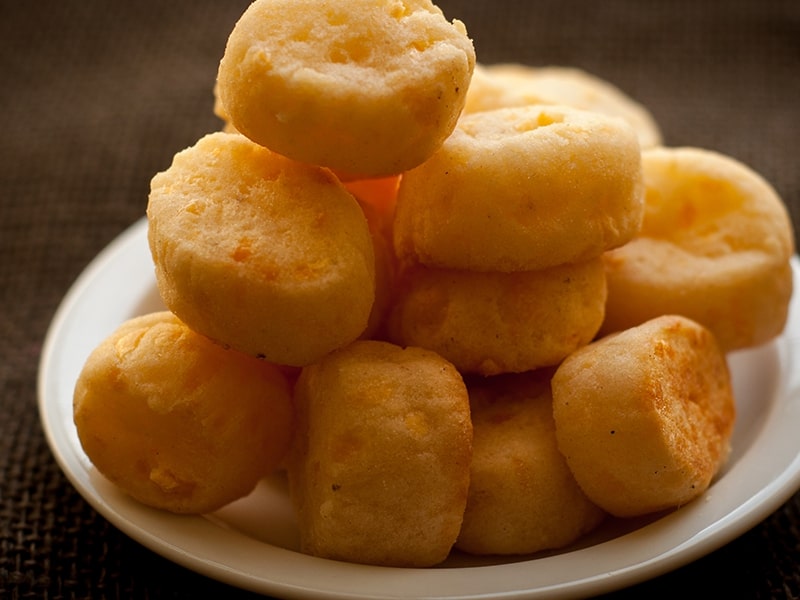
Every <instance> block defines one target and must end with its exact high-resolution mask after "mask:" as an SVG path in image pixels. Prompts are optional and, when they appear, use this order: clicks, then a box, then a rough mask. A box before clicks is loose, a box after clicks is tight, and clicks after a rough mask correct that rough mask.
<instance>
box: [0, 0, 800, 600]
mask: <svg viewBox="0 0 800 600" xmlns="http://www.w3.org/2000/svg"><path fill="white" fill-rule="evenodd" d="M247 4H248V2H247V1H246V0H226V1H225V2H219V1H213V0H193V1H191V2H190V1H188V0H173V1H171V2H161V1H160V0H138V1H137V2H127V3H125V2H104V1H100V0H84V1H82V2H63V1H60V0H39V1H37V2H4V3H3V5H2V7H0V68H2V76H3V77H2V85H0V101H1V102H2V103H1V104H0V107H1V110H0V597H2V598H14V599H16V598H47V599H51V600H55V599H62V598H63V599H73V598H176V599H177V598H195V597H198V596H204V597H208V596H210V597H226V598H245V597H249V596H250V594H248V593H245V592H242V591H240V590H237V589H235V588H229V587H227V586H226V585H224V584H222V583H217V582H215V581H210V580H208V579H206V578H205V577H203V576H201V575H197V574H195V573H193V572H191V571H189V570H187V569H184V568H183V567H179V566H176V565H175V564H173V563H171V562H169V561H168V560H166V559H164V558H162V557H160V556H158V555H156V554H154V553H152V552H150V551H149V550H147V549H146V548H144V547H142V546H140V545H139V544H137V543H136V542H134V541H132V540H131V539H129V538H128V537H127V536H126V535H124V534H122V533H120V532H119V531H118V530H117V529H115V528H114V527H113V526H112V525H110V524H109V523H108V522H107V521H106V520H105V519H104V518H103V517H102V516H100V515H98V514H97V513H96V512H95V511H94V510H93V509H92V508H91V507H90V506H89V505H88V504H87V503H86V502H85V501H84V500H83V498H82V497H81V496H80V495H79V494H78V493H77V492H76V491H75V490H74V488H72V486H71V485H70V484H69V483H68V481H67V479H66V478H65V476H64V475H63V474H62V473H61V471H60V469H59V467H58V466H57V464H56V463H55V461H54V459H53V456H52V454H51V452H50V449H49V448H48V446H47V443H46V441H45V438H44V435H43V433H42V429H41V426H40V422H39V415H38V412H37V404H36V403H37V395H36V376H37V369H38V361H39V358H40V353H41V347H42V341H43V339H44V337H45V334H46V331H47V328H48V325H49V323H50V320H51V318H52V317H53V314H54V311H55V310H56V308H57V307H58V305H59V302H60V301H61V299H62V297H63V296H64V294H65V293H66V292H67V290H68V289H69V286H70V285H71V284H72V282H73V281H74V280H75V278H76V277H77V276H78V275H79V274H80V272H81V271H82V270H83V269H84V268H85V267H86V265H87V264H88V263H89V261H90V260H91V259H92V258H93V257H94V256H95V255H96V254H97V253H98V252H99V251H100V250H101V249H102V248H103V247H104V246H105V245H106V244H108V243H109V242H110V241H112V240H113V239H114V238H115V237H116V236H117V235H118V234H120V233H121V232H122V231H123V230H124V229H125V228H127V227H128V226H129V225H131V224H132V223H133V222H134V221H136V220H137V219H138V218H140V217H141V216H142V215H143V214H144V209H145V206H146V201H147V192H148V187H149V180H150V178H151V177H152V175H154V174H155V173H156V172H157V171H159V170H162V169H164V168H165V167H166V166H168V165H169V163H170V161H171V158H172V155H173V154H174V153H175V152H176V151H178V150H180V149H182V148H184V147H186V146H188V145H190V144H192V143H193V142H194V141H195V140H196V139H197V138H199V137H200V136H201V135H203V134H204V133H207V132H209V131H212V130H215V129H217V128H218V127H219V125H220V123H219V121H218V120H217V119H216V117H214V115H213V114H212V86H213V83H214V78H215V75H216V66H217V63H218V61H219V58H220V57H221V55H222V52H223V49H224V44H225V40H226V38H227V35H228V33H229V32H230V29H231V28H232V26H233V24H234V22H235V21H236V19H237V18H238V16H239V15H240V14H241V12H242V11H243V10H244V9H245V7H246V6H247ZM440 6H441V7H442V9H443V10H444V11H445V14H447V16H448V17H451V18H452V17H457V18H460V19H462V20H463V21H464V22H465V23H466V24H467V27H468V29H469V31H470V34H471V36H472V37H473V39H474V42H475V46H476V50H477V53H478V57H479V60H480V61H481V62H484V63H493V62H499V61H517V62H525V63H529V64H533V65H547V64H558V65H571V66H577V67H581V68H583V69H585V70H587V71H590V72H592V73H594V74H596V75H598V76H601V77H603V78H605V79H607V80H609V81H611V82H613V83H615V84H616V85H618V86H619V87H621V88H622V89H623V90H625V91H626V92H627V93H628V94H630V95H631V96H633V97H634V98H636V99H638V100H640V101H641V102H643V103H644V104H646V105H647V106H648V107H649V108H650V109H651V111H652V112H653V114H654V115H655V117H656V119H657V120H658V121H659V123H660V124H661V126H662V129H663V131H664V134H665V141H666V143H667V144H668V145H673V146H678V145H693V146H699V147H705V148H709V149H715V150H718V151H721V152H724V153H726V154H729V155H731V156H733V157H735V158H738V159H740V160H742V161H743V162H745V163H747V164H749V165H750V166H752V167H753V168H754V169H756V170H757V171H759V172H760V173H761V174H763V175H764V176H765V177H766V178H767V179H768V180H769V181H771V182H772V183H773V185H774V186H775V187H776V189H777V190H778V192H779V193H780V194H781V196H782V197H783V198H784V200H785V201H786V204H787V206H788V207H789V210H790V213H791V215H792V218H793V220H794V224H795V228H796V229H797V228H798V223H800V109H798V104H797V102H798V98H800V2H797V1H796V0H766V1H765V0H728V1H723V0H711V1H709V2H697V1H695V0H673V1H670V2H665V1H660V2H639V1H637V0H607V1H605V2H583V1H580V0H565V1H558V0H538V1H537V2H529V1H524V0H463V1H458V0H441V2H440ZM798 527H800V495H795V496H794V497H792V498H791V499H789V500H788V501H787V502H786V503H785V504H784V505H783V506H781V507H780V508H779V509H778V510H777V511H776V512H774V514H772V515H771V516H769V517H768V518H766V519H765V520H764V521H763V522H762V523H760V524H758V525H756V526H755V527H753V528H752V529H751V530H750V531H748V532H746V533H744V534H743V535H742V536H741V537H739V538H738V539H736V540H734V541H732V542H731V543H729V544H728V545H726V546H724V547H722V548H721V549H718V550H716V551H714V552H712V553H711V554H709V555H707V556H705V557H703V558H700V559H699V560H697V561H696V562H694V563H692V564H690V565H688V566H685V567H682V568H679V569H677V570H676V571H674V572H672V573H669V574H666V575H663V576H661V577H658V578H657V579H655V580H652V581H649V582H645V583H642V584H640V585H638V586H635V587H633V588H630V589H628V590H622V591H620V592H618V593H616V594H614V595H613V596H614V597H618V598H637V597H641V596H643V595H645V594H647V595H649V594H652V593H655V592H656V591H658V592H660V593H661V594H663V595H665V596H671V597H676V596H677V595H678V594H681V595H683V594H684V593H686V592H687V591H696V592H697V594H698V597H700V596H710V595H711V592H714V596H715V597H728V598H734V597H735V598H798V597H800V531H798ZM387 591H389V590H387Z"/></svg>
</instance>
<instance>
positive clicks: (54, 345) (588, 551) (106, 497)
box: [37, 217, 800, 600]
mask: <svg viewBox="0 0 800 600" xmlns="http://www.w3.org/2000/svg"><path fill="white" fill-rule="evenodd" d="M146 231H147V220H146V217H142V218H140V219H139V220H138V221H136V222H134V223H133V224H132V225H130V226H129V227H128V228H127V229H125V230H124V231H122V232H121V233H120V234H119V235H118V236H117V237H116V238H114V239H113V240H112V241H111V242H110V243H109V244H108V245H107V246H106V247H105V248H104V249H103V250H102V251H101V252H100V253H99V254H98V255H97V256H96V257H95V258H94V259H93V260H92V261H91V262H90V263H89V264H88V265H87V266H86V268H85V269H84V270H83V271H82V272H81V273H80V275H79V276H78V277H77V278H76V280H75V281H74V283H73V284H72V286H71V287H70V288H69V290H68V291H67V293H66V295H65V296H64V298H63V299H62V301H61V303H60V304H59V306H58V308H57V309H56V311H55V313H54V315H53V318H52V320H51V323H50V325H49V327H48V330H47V333H46V336H45V339H44V342H43V346H42V352H41V356H40V361H39V372H38V376H37V396H38V398H37V405H38V410H39V416H40V422H41V424H42V428H43V431H44V434H45V438H46V441H47V443H48V445H49V447H50V449H51V451H52V453H53V456H54V458H55V459H56V462H57V463H58V465H59V467H60V468H61V470H62V472H64V474H65V475H66V477H67V479H68V480H69V481H70V483H71V484H72V485H73V487H75V488H76V490H77V491H78V492H79V493H80V494H81V496H82V497H83V498H84V499H85V500H86V501H87V502H88V503H89V504H90V505H91V506H92V507H93V508H94V509H95V510H97V512H99V513H100V514H101V515H102V516H103V517H105V518H106V519H107V520H108V521H109V522H111V523H112V524H113V525H114V526H115V527H116V528H117V529H119V530H120V531H122V532H123V533H124V534H126V535H128V536H129V537H131V538H132V539H134V540H136V541H138V542H139V543H141V544H142V545H144V546H146V547H147V548H148V549H150V550H151V551H153V552H155V553H157V554H160V555H161V556H163V557H165V558H167V559H168V560H171V561H172V562H175V563H176V564H179V565H181V566H183V567H185V568H188V569H190V570H193V571H195V572H197V573H200V574H201V575H205V576H207V577H211V578H213V579H216V580H219V581H221V582H224V583H227V584H229V585H233V586H235V587H239V588H243V589H246V590H249V591H253V592H257V593H261V594H270V595H278V596H279V597H283V598H295V597H296V598H321V599H322V598H325V599H330V598H354V599H355V598H386V599H389V598H401V597H402V598H411V597H414V598H422V597H432V593H431V592H430V590H431V589H437V586H436V580H437V579H448V580H452V581H450V582H449V583H450V584H452V585H451V587H450V589H449V590H444V591H442V590H440V591H439V592H438V593H436V594H435V596H436V597H438V598H448V599H451V600H457V599H458V600H466V599H469V598H481V599H484V600H488V599H490V598H500V597H502V598H504V599H512V598H520V599H521V598H540V597H541V598H543V597H547V598H567V597H576V596H583V595H588V594H600V593H607V592H610V591H614V590H618V589H622V588H624V587H628V586H631V585H635V584H637V583H641V582H642V581H645V580H647V579H650V578H653V577H656V576H659V575H662V574H664V573H667V572H669V571H672V570H674V569H676V568H679V567H681V566H683V565H685V564H688V563H689V562H692V561H693V560H696V559H698V558H700V557H701V556H703V555H706V554H708V553H710V552H712V551H714V550H716V549H718V548H720V547H721V546H723V545H725V544H726V543H728V542H730V541H731V540H733V539H735V538H736V537H738V536H740V535H741V534H743V533H744V532H746V531H747V530H748V529H750V528H751V527H753V526H755V525H756V524H758V523H759V522H761V521H762V520H763V519H765V518H766V517H767V516H768V515H769V514H771V513H772V512H774V511H775V510H777V509H778V508H779V507H780V505H781V504H783V503H784V502H786V501H787V500H788V499H789V498H790V497H791V496H792V495H793V494H794V493H795V492H796V491H797V490H798V488H800V442H796V443H794V444H787V445H792V446H793V448H794V457H793V458H792V459H791V460H788V462H786V463H785V464H783V466H782V467H781V468H780V471H779V472H778V473H776V474H774V475H773V476H771V478H770V479H769V481H768V482H767V484H766V485H764V486H763V487H761V489H760V490H758V491H757V492H756V493H754V494H753V495H752V496H751V497H750V498H748V499H747V500H745V501H744V502H742V503H739V504H737V506H736V507H734V508H733V509H732V510H730V511H728V512H726V513H725V514H724V515H722V516H721V517H718V518H715V519H713V520H712V521H711V522H709V523H708V524H707V525H706V527H704V528H703V529H702V530H701V531H698V532H696V533H695V534H694V535H693V536H690V537H689V538H688V539H685V540H683V541H682V542H681V543H680V544H678V545H676V546H675V547H672V548H670V549H668V550H667V551H664V552H661V553H659V554H658V555H656V556H651V557H650V558H649V559H647V560H642V561H633V563H631V562H630V561H628V562H627V563H626V562H625V561H620V560H611V561H605V562H604V563H603V562H602V561H601V563H602V564H605V565H606V566H607V567H608V568H606V569H598V570H596V572H594V574H593V575H587V576H583V577H581V578H579V579H575V580H571V581H567V582H559V583H550V584H547V583H546V582H543V583H542V585H534V586H533V587H531V586H530V585H529V586H528V587H520V586H519V585H515V584H514V583H513V582H515V581H518V580H519V571H520V570H521V569H523V568H524V567H525V566H526V565H528V564H530V563H536V565H541V566H542V570H544V571H547V570H548V568H547V567H548V566H552V565H553V562H554V561H564V557H566V556H570V557H572V558H573V559H584V558H585V559H586V560H590V559H591V558H592V556H593V555H597V554H598V552H600V551H602V552H603V553H604V554H608V553H611V554H612V555H616V554H620V553H621V554H624V552H620V550H619V546H620V545H624V543H626V542H628V541H630V540H631V539H633V538H637V539H638V538H640V537H641V536H646V535H648V534H649V533H652V531H654V530H656V529H664V528H665V527H669V526H670V524H671V523H673V522H674V521H675V520H677V519H680V518H683V516H684V515H686V514H687V511H688V513H689V514H693V513H698V512H699V513H700V514H703V512H702V511H703V510H704V509H707V508H708V504H709V502H708V501H706V502H703V501H702V499H701V501H700V502H694V503H691V504H690V505H687V506H686V507H683V508H682V509H680V510H679V511H675V512H673V513H670V514H669V515H667V516H665V517H663V518H661V519H659V520H657V521H655V522H654V523H651V524H649V525H647V526H645V527H643V528H641V529H638V530H635V531H633V532H631V533H629V534H626V535H624V536H621V538H614V539H612V540H609V541H606V542H603V543H601V544H598V545H595V546H591V547H589V548H583V549H579V550H576V551H572V552H569V553H566V554H558V555H555V556H545V557H539V558H533V559H531V560H521V561H515V562H509V563H505V564H492V565H487V566H467V567H443V568H431V569H399V568H393V567H374V566H367V565H355V564H351V563H342V562H337V561H332V560H327V559H321V558H316V557H310V556H306V555H303V554H300V553H298V552H295V551H293V550H288V549H284V548H278V547H275V546H270V545H269V544H265V543H263V542H260V541H258V540H255V539H253V538H250V537H248V536H246V535H245V534H242V533H238V532H235V531H233V530H230V529H227V528H224V527H222V526H220V525H219V524H216V523H215V522H213V521H212V520H209V519H208V518H205V517H202V516H177V515H172V514H169V513H164V512H162V511H158V510H156V509H151V508H148V507H145V506H143V505H139V504H138V503H136V502H135V501H133V500H131V499H129V498H128V497H127V496H124V495H123V494H122V493H121V492H119V491H118V490H116V489H114V488H113V486H112V484H110V483H108V482H105V481H104V480H103V479H102V477H100V476H99V475H97V474H96V473H94V475H92V468H91V465H90V463H89V462H88V459H87V458H86V457H85V455H83V456H81V455H82V450H81V449H80V448H79V447H77V448H76V447H75V439H77V438H76V435H75V434H74V432H70V431H66V430H65V425H64V423H65V420H66V415H65V414H61V417H62V419H61V420H59V419H58V418H57V417H58V416H59V413H58V410H59V407H60V409H61V411H62V413H64V412H65V411H66V406H61V404H63V403H64V402H65V401H64V399H63V398H62V397H61V396H63V395H64V394H63V393H61V394H59V393H57V390H58V389H60V388H63V386H64V385H65V383H64V382H63V381H62V380H61V379H60V378H59V377H58V373H57V372H56V371H57V369H56V367H59V366H61V363H60V362H59V357H60V356H61V359H60V360H61V361H62V362H63V356H62V355H63V351H62V350H61V348H60V344H61V342H63V341H64V338H65V337H66V338H67V339H68V340H69V339H72V338H71V337H70V336H74V335H76V334H75V333H74V332H73V331H71V330H70V329H69V327H70V325H72V323H71V322H70V319H71V317H73V316H74V314H75V312H76V310H77V309H78V308H80V307H81V303H82V302H85V301H86V298H87V296H88V295H89V294H90V293H91V292H92V291H93V290H95V289H96V288H97V287H98V285H99V284H100V283H102V281H101V279H100V278H101V276H103V275H106V276H108V275H109V273H111V272H112V271H113V270H114V269H119V267H120V265H122V266H125V265H126V264H129V265H132V266H133V267H135V269H134V270H136V269H139V270H141V271H142V272H145V271H146V272H148V273H150V276H152V277H154V276H153V275H152V264H151V263H149V264H146V265H143V264H141V263H142V262H143V261H142V260H141V259H142V258H143V257H144V256H145V254H146V257H147V258H148V259H149V248H147V244H146ZM791 263H792V270H793V273H794V275H795V280H797V277H798V274H799V273H800V261H798V257H797V256H796V255H795V256H793V257H792V259H791ZM121 275H122V274H120V276H121ZM153 281H154V279H153ZM138 283H139V282H137V281H135V280H134V281H133V284H132V285H134V286H136V285H138ZM143 285H144V282H142V286H143ZM130 302H132V300H129V301H128V304H125V306H130ZM119 310H120V311H122V312H124V310H123V307H120V309H119ZM798 313H800V300H799V299H798V295H797V294H794V295H793V297H792V302H791V308H790V315H789V321H788V322H787V326H786V329H785V332H784V334H783V335H782V336H780V337H779V338H778V339H777V340H775V341H773V342H771V343H770V344H768V345H767V346H768V347H767V349H766V350H764V348H761V349H757V350H756V351H774V352H775V353H776V354H777V358H778V360H779V361H780V362H781V364H783V365H784V366H785V365H787V364H791V363H790V361H791V357H792V356H795V357H796V356H797V355H798V353H799V351H800V331H798V330H800V314H798ZM129 316H133V315H132V314H131V315H129ZM109 333H110V332H109ZM76 374H77V373H76ZM780 375H781V378H780V379H781V381H780V382H778V383H777V384H776V394H775V395H776V399H775V402H774V403H773V405H772V406H771V409H770V411H769V414H767V416H766V417H765V420H764V423H763V424H762V431H761V432H760V433H759V435H758V436H757V439H760V438H761V437H763V436H764V435H765V433H766V432H767V431H768V430H769V427H770V425H772V426H773V427H774V426H776V423H777V425H778V426H780V423H781V422H782V421H783V419H781V416H782V415H778V414H776V413H779V412H781V411H782V410H784V411H785V410H789V412H790V413H791V412H792V410H790V409H796V408H800V375H799V376H794V377H792V374H791V373H790V372H788V371H787V370H786V369H780ZM795 404H797V405H798V406H797V407H795V406H794V405H795ZM69 408H70V410H71V398H70V402H69ZM54 409H55V410H54ZM797 412H800V411H797ZM789 416H793V418H794V419H795V420H796V421H797V422H800V414H798V415H792V414H790V415H789ZM70 422H71V421H70ZM67 427H68V426H67ZM756 441H757V440H756ZM776 443H777V442H776ZM754 444H755V442H754ZM752 451H753V450H752V448H751V449H750V450H748V452H752ZM748 456H749V455H748V453H745V456H744V457H743V459H746V458H747V457H748ZM736 466H739V465H736ZM734 470H735V467H734ZM715 486H723V487H725V477H723V478H722V479H721V480H720V481H718V482H715V484H714V485H713V486H712V488H710V490H709V492H708V493H707V495H708V496H709V497H710V496H713V494H714V492H715ZM720 491H721V490H720ZM662 533H663V532H662ZM208 536H211V537H212V538H213V539H214V541H215V544H208V543H206V544H205V546H206V550H203V548H202V544H201V547H197V546H196V545H195V546H194V547H193V546H192V545H193V544H196V543H197V542H207V541H208ZM631 536H633V538H631ZM637 543H639V542H637ZM208 546H214V548H212V549H211V550H208ZM265 547H269V548H265ZM593 549H594V550H593ZM247 553H251V554H256V555H258V557H259V558H260V559H261V560H265V561H266V562H267V563H268V564H267V567H269V568H268V569H267V574H266V575H265V573H264V572H259V570H258V566H260V564H261V563H258V564H256V563H255V562H253V560H252V556H251V555H248V554H247ZM580 553H583V554H580ZM231 557H233V560H232V559H231ZM594 558H597V556H594ZM286 568H289V569H290V570H291V569H299V570H300V571H302V574H301V575H299V576H296V577H288V578H287V577H286V576H281V575H280V573H281V569H286ZM443 573H444V574H447V573H458V577H457V578H456V577H450V578H448V577H446V576H444V575H442V574H443ZM276 574H278V575H277V576H276ZM495 576H497V578H498V579H499V580H500V581H501V582H506V584H507V585H510V586H511V587H506V588H505V589H502V590H501V589H499V588H498V590H497V591H491V590H488V589H487V588H485V587H484V586H481V585H477V583H478V580H479V579H485V578H486V577H491V578H492V579H494V578H495ZM456 579H461V580H462V581H460V582H459V581H456ZM464 579H466V580H467V581H466V582H464V581H463V580H464ZM523 579H525V580H526V581H532V579H530V578H523ZM534 579H535V578H534ZM354 581H355V584H354V583H353V582H354ZM315 582H316V583H315ZM321 582H324V585H321ZM512 588H513V589H512Z"/></svg>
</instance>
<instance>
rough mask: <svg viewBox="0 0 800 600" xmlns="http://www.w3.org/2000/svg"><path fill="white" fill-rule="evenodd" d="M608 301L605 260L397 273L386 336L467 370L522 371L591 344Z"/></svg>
mask: <svg viewBox="0 0 800 600" xmlns="http://www.w3.org/2000/svg"><path fill="white" fill-rule="evenodd" d="M605 300H606V281H605V273H604V270H603V261H602V258H600V257H598V258H595V259H592V260H589V261H585V262H582V263H576V264H571V265H560V266H557V267H551V268H549V269H541V270H538V271H518V272H515V273H493V272H480V271H460V270H455V269H435V268H429V267H424V266H420V265H417V266H414V267H411V268H407V269H404V270H403V272H402V273H401V275H400V276H399V281H398V284H397V288H396V292H395V299H394V302H393V305H392V308H391V309H390V313H389V318H388V322H387V331H388V336H389V339H390V340H392V341H394V342H395V343H398V344H401V345H413V346H421V347H424V348H428V349H431V350H434V351H435V352H438V353H439V354H441V355H442V356H443V357H445V358H446V359H448V360H449V361H450V362H452V363H453V364H454V365H455V366H456V367H457V368H458V369H459V370H460V371H461V372H464V373H480V374H482V375H495V374H498V373H509V372H515V373H516V372H522V371H530V370H533V369H537V368H540V367H544V366H550V365H555V364H558V363H559V362H561V360H562V359H564V358H565V357H566V356H567V355H569V354H570V353H571V352H573V351H574V350H576V349H577V348H580V347H581V346H583V345H586V344H588V343H589V342H590V341H591V340H592V339H593V338H594V336H595V334H596V333H597V330H598V329H599V328H600V324H601V323H602V321H603V315H604V313H605Z"/></svg>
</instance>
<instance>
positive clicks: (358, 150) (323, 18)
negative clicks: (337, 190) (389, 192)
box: [217, 0, 475, 177]
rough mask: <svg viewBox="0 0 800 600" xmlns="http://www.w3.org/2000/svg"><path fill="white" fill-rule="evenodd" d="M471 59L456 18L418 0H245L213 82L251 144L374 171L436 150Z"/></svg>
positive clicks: (405, 165) (451, 121)
mask: <svg viewBox="0 0 800 600" xmlns="http://www.w3.org/2000/svg"><path fill="white" fill-rule="evenodd" d="M474 64H475V51H474V49H473V47H472V42H471V40H470V39H469V37H468V36H467V32H466V29H465V28H464V25H463V23H461V22H460V21H453V22H448V21H447V19H446V18H445V17H444V15H443V14H442V12H441V10H440V9H439V8H438V7H437V6H435V5H434V4H433V3H431V2H430V1H429V0H379V1H374V0H256V1H255V2H253V3H252V4H251V5H250V6H249V7H248V9H247V10H246V11H245V12H244V14H243V15H242V16H241V18H240V19H239V21H238V22H237V23H236V26H235V27H234V29H233V31H232V32H231V34H230V37H229V39H228V43H227V46H226V48H225V53H224V56H223V58H222V60H221V61H220V65H219V74H218V80H217V81H218V90H219V97H220V100H221V103H222V106H223V107H224V108H222V109H221V110H222V111H223V112H224V113H225V114H227V115H228V117H229V118H230V122H231V123H232V125H233V126H234V127H235V128H236V129H237V130H238V131H241V132H242V133H243V134H245V135H247V136H248V137H250V138H251V139H253V140H254V141H256V142H257V143H259V144H262V145H264V146H266V147H268V148H271V149H272V150H274V151H276V152H278V153H280V154H284V155H286V156H289V157H291V158H294V159H296V160H301V161H304V162H309V163H313V164H318V165H323V166H326V167H330V168H332V169H335V170H337V171H341V172H344V173H350V174H354V175H359V176H368V177H377V176H385V175H392V174H397V173H401V172H402V171H404V170H406V169H409V168H411V167H413V166H416V165H417V164H419V163H421V162H422V161H424V160H425V159H426V158H427V157H428V156H429V155H430V154H432V153H433V152H434V151H435V150H436V148H437V147H438V146H439V145H441V143H442V142H443V141H444V139H445V138H446V137H447V136H448V135H449V134H450V132H451V131H452V129H453V127H454V126H455V123H456V121H457V119H458V116H459V115H460V113H461V110H462V108H463V105H464V99H465V96H466V91H467V87H468V86H469V81H470V78H471V76H472V69H473V67H474Z"/></svg>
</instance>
